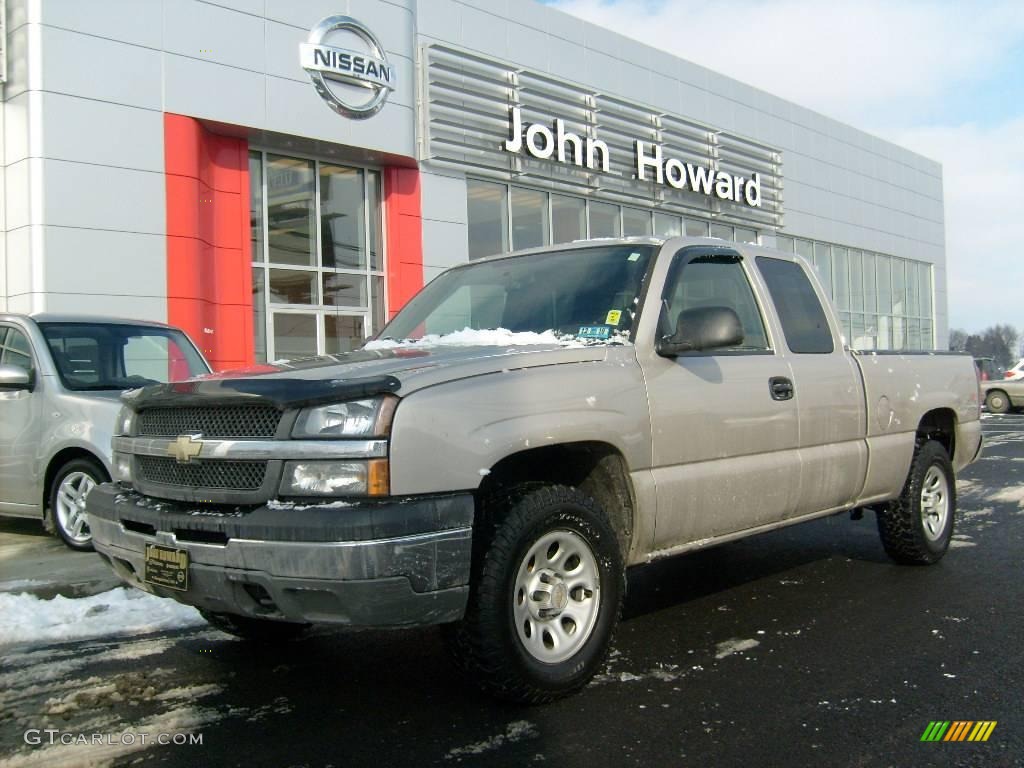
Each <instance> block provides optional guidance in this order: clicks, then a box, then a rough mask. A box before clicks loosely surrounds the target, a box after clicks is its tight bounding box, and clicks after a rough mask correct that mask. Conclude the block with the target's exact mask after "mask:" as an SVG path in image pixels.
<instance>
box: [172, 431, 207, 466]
mask: <svg viewBox="0 0 1024 768" xmlns="http://www.w3.org/2000/svg"><path fill="white" fill-rule="evenodd" d="M200 437H202V435H178V439H177V440H175V441H174V442H173V443H171V444H170V445H168V446H167V453H169V454H170V455H171V456H173V457H174V458H175V459H177V460H178V463H179V464H188V463H190V462H191V461H192V459H194V458H196V457H197V456H199V454H200V453H201V452H202V450H203V441H202V440H200V439H199V438H200Z"/></svg>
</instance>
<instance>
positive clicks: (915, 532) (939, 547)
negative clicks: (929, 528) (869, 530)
mask: <svg viewBox="0 0 1024 768" xmlns="http://www.w3.org/2000/svg"><path fill="white" fill-rule="evenodd" d="M932 467H936V468H937V469H938V470H939V471H940V472H941V473H942V474H943V475H944V476H945V489H944V491H943V492H944V494H945V498H946V501H947V502H948V510H947V514H946V517H945V521H944V524H943V525H942V526H941V527H940V528H939V530H937V531H936V534H935V535H934V536H929V535H928V534H927V532H926V530H925V522H924V517H923V514H922V488H923V485H924V483H925V479H926V478H927V476H928V474H929V470H930V469H931V468H932ZM877 518H878V533H879V535H880V536H881V538H882V546H883V547H885V551H886V554H888V555H889V557H891V558H892V559H893V560H895V561H896V562H897V563H901V564H904V565H931V564H933V563H937V562H938V561H939V560H941V559H942V556H943V555H945V554H946V550H947V549H949V542H950V540H951V539H952V538H953V528H954V525H955V521H956V475H955V474H954V472H953V465H952V463H951V462H950V460H949V454H947V453H946V449H945V448H943V447H942V445H941V444H939V443H937V442H935V441H934V440H928V441H925V442H923V443H921V444H919V445H918V447H917V450H916V452H915V453H914V460H913V462H912V463H911V465H910V473H909V474H908V476H907V482H906V484H905V485H904V486H903V492H902V493H901V494H900V497H899V498H898V499H896V500H895V501H892V502H889V504H888V505H887V506H886V507H885V508H883V509H879V510H878V513H877Z"/></svg>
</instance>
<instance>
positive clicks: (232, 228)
mask: <svg viewBox="0 0 1024 768" xmlns="http://www.w3.org/2000/svg"><path fill="white" fill-rule="evenodd" d="M164 167H165V170H166V176H165V178H166V185H167V186H166V189H167V317H168V322H170V323H171V324H172V325H177V326H179V327H180V328H183V329H184V330H185V331H186V332H187V333H188V335H189V336H191V337H192V339H193V341H195V342H196V344H197V345H198V346H199V348H200V349H202V351H203V354H204V355H206V358H207V359H208V360H209V361H210V365H211V366H213V368H214V370H226V369H228V368H238V367H241V366H244V365H249V364H251V363H252V361H253V357H254V350H253V327H252V324H253V312H252V269H251V266H250V255H249V146H248V142H247V141H246V140H245V139H237V138H233V137H229V136H220V135H217V134H215V133H211V132H210V131H209V130H207V129H206V128H205V127H204V126H203V125H202V124H201V123H200V122H199V121H198V120H195V119H194V118H191V117H186V116H184V115H174V114H165V115H164Z"/></svg>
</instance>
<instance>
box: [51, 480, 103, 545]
mask: <svg viewBox="0 0 1024 768" xmlns="http://www.w3.org/2000/svg"><path fill="white" fill-rule="evenodd" d="M95 487H96V481H95V480H94V479H93V478H92V476H91V475H89V474H87V473H85V472H69V473H68V475H67V477H65V478H64V479H63V480H62V481H61V484H60V488H58V489H57V498H56V499H54V501H53V507H54V511H55V512H56V516H57V525H58V526H60V529H61V530H62V531H63V532H64V535H65V536H67V537H68V538H69V539H71V541H73V542H74V543H75V544H87V543H88V542H89V541H90V540H91V539H92V533H91V532H90V531H89V522H88V520H87V519H86V515H85V497H86V496H88V495H89V491H91V490H92V489H93V488H95Z"/></svg>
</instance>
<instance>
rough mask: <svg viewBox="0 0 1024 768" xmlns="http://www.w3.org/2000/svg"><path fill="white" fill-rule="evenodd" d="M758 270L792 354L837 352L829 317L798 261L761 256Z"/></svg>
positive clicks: (758, 261)
mask: <svg viewBox="0 0 1024 768" xmlns="http://www.w3.org/2000/svg"><path fill="white" fill-rule="evenodd" d="M757 266H758V268H759V269H760V270H761V275H762V277H764V281H765V284H766V285H767V286H768V293H770V294H771V297H772V302H773V303H774V304H775V310H776V311H777V312H778V314H779V321H780V322H781V324H782V333H783V335H784V336H785V337H786V346H788V347H789V351H790V352H794V353H797V354H805V355H827V354H831V353H832V352H834V351H835V341H834V339H833V338H832V330H831V328H829V325H828V317H827V315H826V314H825V310H824V308H823V307H822V306H821V301H820V300H819V299H818V295H817V293H815V291H814V286H813V285H811V281H810V279H809V278H808V277H807V273H806V272H804V270H803V268H802V267H801V266H800V265H799V264H797V263H796V262H794V261H784V260H783V259H773V258H771V257H768V256H758V257H757Z"/></svg>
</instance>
